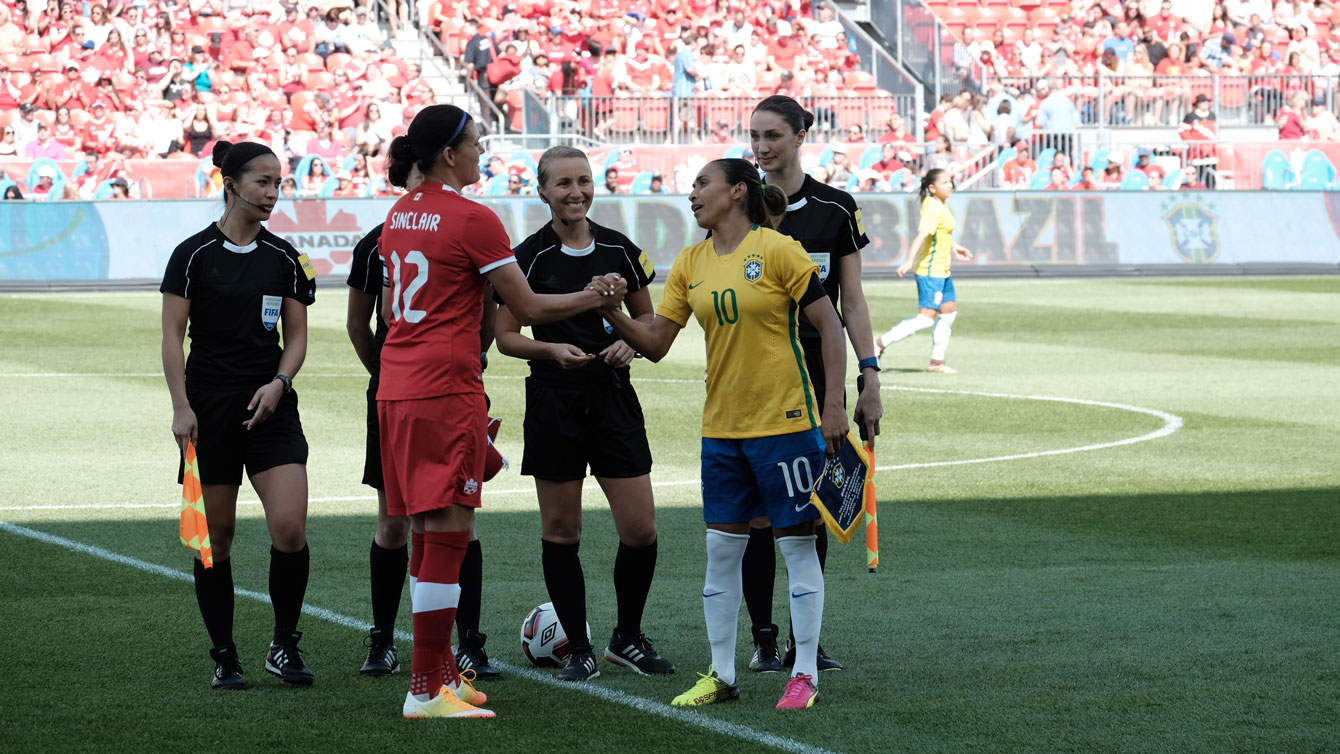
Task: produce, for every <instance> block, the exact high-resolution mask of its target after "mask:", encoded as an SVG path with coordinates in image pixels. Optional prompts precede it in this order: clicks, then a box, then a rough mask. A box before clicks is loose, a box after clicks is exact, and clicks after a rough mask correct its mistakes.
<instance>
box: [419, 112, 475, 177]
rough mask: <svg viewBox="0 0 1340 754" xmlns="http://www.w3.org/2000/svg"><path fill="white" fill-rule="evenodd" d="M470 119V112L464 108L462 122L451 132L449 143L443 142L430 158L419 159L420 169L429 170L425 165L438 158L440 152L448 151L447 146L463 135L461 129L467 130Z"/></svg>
mask: <svg viewBox="0 0 1340 754" xmlns="http://www.w3.org/2000/svg"><path fill="white" fill-rule="evenodd" d="M469 120H470V113H467V112H465V111H464V110H462V111H461V122H460V123H457V124H456V130H455V131H452V132H451V138H450V139H447V143H446V144H443V145H442V148H441V149H439V150H437V151H436V152H434V153H433V154H432V156H431V157H429V158H427V159H425V160H420V161H419V169H420V170H423V171H425V172H427V168H426V167H424V166H425V165H430V164H432V162H433V160H436V159H437V156H438V155H440V154H442V153H443V152H445V151H447V147H449V146H451V145H452V143H454V142H455V141H456V137H457V136H460V135H461V131H463V130H465V124H466V123H467V122H468V121H469Z"/></svg>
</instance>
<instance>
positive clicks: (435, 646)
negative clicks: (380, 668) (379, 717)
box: [410, 531, 470, 695]
mask: <svg viewBox="0 0 1340 754" xmlns="http://www.w3.org/2000/svg"><path fill="white" fill-rule="evenodd" d="M469 543H470V532H468V531H430V532H424V534H423V548H422V549H423V562H422V564H421V565H420V567H419V577H418V584H417V585H416V586H415V587H414V657H413V664H412V665H411V669H410V693H411V694H429V695H433V694H436V693H437V690H438V689H439V688H440V687H441V686H442V683H443V677H442V671H443V669H444V668H446V669H447V670H448V672H451V673H453V674H454V672H455V664H454V662H453V661H452V660H451V659H444V655H446V656H447V657H448V658H449V657H450V651H449V650H450V649H451V628H452V626H453V625H454V624H455V622H456V604H457V602H458V601H459V600H460V596H461V587H460V585H459V584H458V583H457V581H458V579H459V578H460V574H461V561H462V560H464V559H465V548H466V546H467V545H469ZM451 680H455V676H454V675H453V676H452V678H451Z"/></svg>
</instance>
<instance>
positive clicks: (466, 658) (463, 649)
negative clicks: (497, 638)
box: [456, 631, 502, 681]
mask: <svg viewBox="0 0 1340 754" xmlns="http://www.w3.org/2000/svg"><path fill="white" fill-rule="evenodd" d="M488 638H489V637H488V636H487V635H486V634H481V633H479V632H478V631H471V632H469V633H468V634H466V635H465V636H462V637H461V646H460V649H458V650H456V669H457V670H459V671H460V672H462V673H464V672H465V671H467V670H473V671H475V680H476V681H496V680H499V679H500V678H502V673H500V672H498V669H497V668H495V667H493V666H492V665H490V664H489V656H488V653H487V652H485V651H484V642H485V641H486V640H487V639H488Z"/></svg>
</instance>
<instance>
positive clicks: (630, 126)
mask: <svg viewBox="0 0 1340 754" xmlns="http://www.w3.org/2000/svg"><path fill="white" fill-rule="evenodd" d="M916 98H917V95H916V94H894V95H892V96H880V97H876V96H853V97H797V98H796V99H797V100H798V101H799V102H800V104H801V106H803V107H805V108H806V109H807V110H809V111H810V112H811V113H814V118H815V122H814V128H813V129H811V139H814V140H818V141H828V140H829V139H830V138H833V135H834V134H837V133H839V132H841V133H842V135H843V136H846V135H847V133H846V132H847V130H848V129H850V128H851V127H852V126H860V127H861V129H862V136H863V137H864V138H866V139H869V140H875V139H878V138H879V135H880V134H882V133H884V131H885V129H886V127H887V123H888V120H889V116H890V115H892V114H893V113H895V112H899V113H905V114H906V113H910V112H915V102H916ZM757 104H758V98H756V97H739V98H735V97H581V96H550V97H549V98H548V101H547V102H546V103H545V105H546V107H547V108H548V111H549V116H548V117H549V125H550V126H551V128H550V130H553V131H562V132H571V133H576V134H580V135H582V136H586V137H588V138H592V139H595V140H597V141H607V142H610V143H614V144H700V143H703V142H707V141H712V140H714V139H720V140H721V141H719V142H716V143H720V144H722V145H725V146H729V145H730V144H732V143H735V142H747V141H748V139H749V116H750V114H751V113H752V112H753V111H754V106H755V105H757ZM529 119H530V118H529V116H527V117H526V120H529ZM723 121H724V122H725V123H726V129H725V130H724V131H720V130H718V129H717V128H716V125H717V124H718V123H720V122H723ZM555 125H556V126H557V127H556V128H555V127H554V126H555Z"/></svg>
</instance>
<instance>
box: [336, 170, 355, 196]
mask: <svg viewBox="0 0 1340 754" xmlns="http://www.w3.org/2000/svg"><path fill="white" fill-rule="evenodd" d="M335 180H337V181H339V185H337V186H336V187H335V194H334V196H336V197H339V198H342V199H345V198H349V197H352V196H358V191H357V190H355V189H354V176H353V174H352V173H350V172H349V171H348V170H341V171H340V172H338V173H336V174H335Z"/></svg>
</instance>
